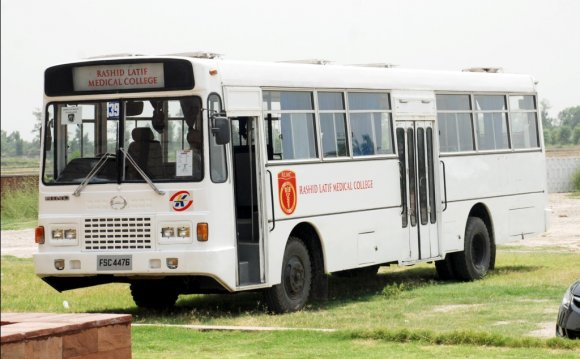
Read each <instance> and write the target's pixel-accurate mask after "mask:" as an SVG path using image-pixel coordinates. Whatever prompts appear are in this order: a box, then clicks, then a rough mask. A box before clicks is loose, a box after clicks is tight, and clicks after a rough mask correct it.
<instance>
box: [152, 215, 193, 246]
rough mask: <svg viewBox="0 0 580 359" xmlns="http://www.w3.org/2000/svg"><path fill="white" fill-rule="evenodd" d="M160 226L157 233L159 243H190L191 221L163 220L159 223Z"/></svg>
mask: <svg viewBox="0 0 580 359" xmlns="http://www.w3.org/2000/svg"><path fill="white" fill-rule="evenodd" d="M159 227H160V228H161V230H160V232H157V233H159V237H158V240H159V243H160V244H178V243H191V242H192V236H191V228H192V226H191V223H190V222H185V221H175V222H163V223H160V225H159Z"/></svg>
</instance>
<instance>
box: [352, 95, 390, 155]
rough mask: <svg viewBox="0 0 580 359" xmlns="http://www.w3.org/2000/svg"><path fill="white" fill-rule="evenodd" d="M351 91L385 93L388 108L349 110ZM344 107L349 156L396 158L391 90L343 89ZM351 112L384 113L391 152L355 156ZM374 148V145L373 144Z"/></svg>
mask: <svg viewBox="0 0 580 359" xmlns="http://www.w3.org/2000/svg"><path fill="white" fill-rule="evenodd" d="M351 93H378V94H386V95H387V96H388V98H389V109H387V110H351V109H350V105H349V99H348V95H349V94H351ZM345 95H346V96H345V108H346V116H347V130H348V135H349V136H348V137H349V140H350V141H349V142H350V143H349V149H350V158H351V159H354V160H363V159H382V158H392V157H394V158H396V157H397V148H396V141H395V135H394V127H395V126H394V119H393V117H394V116H393V99H392V95H391V91H387V90H365V89H357V90H345ZM351 113H354V114H356V113H369V114H376V113H379V114H381V113H386V114H387V115H388V117H389V126H390V128H389V136H390V140H391V149H392V153H379V154H377V153H374V154H372V155H361V156H355V155H354V151H353V133H352V124H351V117H350V115H351ZM375 149H376V145H375Z"/></svg>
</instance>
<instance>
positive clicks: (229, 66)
mask: <svg viewBox="0 0 580 359" xmlns="http://www.w3.org/2000/svg"><path fill="white" fill-rule="evenodd" d="M152 58H153V59H160V58H164V59H168V58H174V59H176V58H180V59H187V60H188V61H191V62H192V63H193V65H194V72H196V73H198V74H199V72H198V71H197V70H195V67H203V68H207V69H218V70H219V71H218V72H219V75H220V76H221V81H222V85H224V86H243V87H281V88H318V89H324V88H328V89H368V90H427V91H441V92H465V91H470V92H502V93H505V92H512V93H531V92H536V84H537V82H536V81H535V79H534V78H533V77H532V76H530V75H524V74H511V73H503V72H491V71H490V72H487V71H475V72H474V71H438V70H419V69H405V68H398V67H392V66H383V67H378V66H369V65H340V64H334V63H328V62H327V61H324V62H323V63H324V64H313V63H307V62H303V63H301V62H257V61H238V60H227V59H222V58H220V57H219V56H217V55H216V56H215V57H214V56H205V57H204V56H198V55H190V54H174V55H164V56H143V55H132V56H127V55H118V56H112V57H108V56H107V57H100V58H91V59H87V60H85V61H79V62H77V64H82V63H84V62H87V63H88V62H90V63H94V62H101V61H99V60H102V62H103V63H106V62H109V61H115V62H117V63H118V62H119V61H122V60H124V59H127V60H131V61H135V60H137V59H140V60H143V61H147V60H148V59H152ZM482 69H484V68H482ZM198 70H199V69H198ZM202 73H206V74H207V72H205V71H203V72H202Z"/></svg>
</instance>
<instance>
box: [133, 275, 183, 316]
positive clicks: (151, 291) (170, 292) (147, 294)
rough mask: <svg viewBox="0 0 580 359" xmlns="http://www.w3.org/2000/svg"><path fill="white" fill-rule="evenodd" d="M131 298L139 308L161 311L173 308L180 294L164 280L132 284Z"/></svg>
mask: <svg viewBox="0 0 580 359" xmlns="http://www.w3.org/2000/svg"><path fill="white" fill-rule="evenodd" d="M131 296H133V301H134V302H135V304H136V305H137V306H138V307H139V308H148V309H156V310H159V309H165V308H171V307H173V306H174V305H175V302H176V301H177V297H178V293H177V290H176V289H175V287H174V286H172V285H169V284H167V283H165V281H163V280H151V281H139V282H133V283H131Z"/></svg>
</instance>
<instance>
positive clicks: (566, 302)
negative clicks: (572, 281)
mask: <svg viewBox="0 0 580 359" xmlns="http://www.w3.org/2000/svg"><path fill="white" fill-rule="evenodd" d="M570 289H571V287H570V288H568V290H567V291H566V293H564V297H563V298H562V306H563V307H564V308H566V309H568V308H570V303H571V302H572V291H571V290H570Z"/></svg>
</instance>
